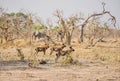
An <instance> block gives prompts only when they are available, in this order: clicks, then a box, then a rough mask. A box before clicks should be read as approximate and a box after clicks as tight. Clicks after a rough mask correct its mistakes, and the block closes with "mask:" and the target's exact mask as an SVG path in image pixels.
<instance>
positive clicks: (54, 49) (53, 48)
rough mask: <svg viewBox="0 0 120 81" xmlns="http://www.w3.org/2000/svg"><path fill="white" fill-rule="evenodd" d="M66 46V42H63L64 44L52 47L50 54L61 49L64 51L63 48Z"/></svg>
mask: <svg viewBox="0 0 120 81" xmlns="http://www.w3.org/2000/svg"><path fill="white" fill-rule="evenodd" d="M64 47H66V45H65V44H62V46H59V47H57V46H55V47H51V49H50V50H51V52H50V55H52V53H53V51H55V52H60V51H62V49H63V48H64Z"/></svg>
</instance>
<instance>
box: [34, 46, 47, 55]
mask: <svg viewBox="0 0 120 81" xmlns="http://www.w3.org/2000/svg"><path fill="white" fill-rule="evenodd" d="M48 48H49V45H47V44H45V45H44V46H41V47H37V48H36V49H35V54H38V52H43V53H44V55H45V53H46V50H47V49H48Z"/></svg>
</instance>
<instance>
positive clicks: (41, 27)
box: [34, 25, 46, 30]
mask: <svg viewBox="0 0 120 81" xmlns="http://www.w3.org/2000/svg"><path fill="white" fill-rule="evenodd" d="M34 29H35V30H42V29H46V27H45V26H39V25H35V26H34Z"/></svg>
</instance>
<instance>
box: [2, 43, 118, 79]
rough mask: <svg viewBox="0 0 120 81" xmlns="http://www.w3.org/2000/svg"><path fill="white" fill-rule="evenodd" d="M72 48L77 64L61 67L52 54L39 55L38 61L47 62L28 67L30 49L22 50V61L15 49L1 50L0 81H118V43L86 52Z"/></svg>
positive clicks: (82, 49)
mask: <svg viewBox="0 0 120 81" xmlns="http://www.w3.org/2000/svg"><path fill="white" fill-rule="evenodd" d="M74 48H75V49H76V51H75V52H74V54H73V55H72V57H73V59H75V60H76V59H77V60H78V63H77V64H63V63H62V61H61V60H59V61H58V63H55V62H54V59H55V56H54V55H53V56H52V57H49V54H47V55H45V56H43V53H39V55H38V57H39V59H48V60H49V62H48V63H47V64H44V65H41V64H39V65H38V66H37V68H30V67H28V61H27V59H28V57H29V55H30V48H29V47H23V48H22V51H23V53H24V54H25V60H26V61H25V62H21V61H19V57H18V56H17V52H16V49H15V48H14V47H13V48H12V47H10V48H4V47H1V48H0V81H120V42H119V43H116V44H112V43H108V44H106V43H103V44H102V43H101V44H100V45H99V44H98V45H97V47H93V48H88V49H84V46H83V47H82V46H75V45H74ZM48 52H49V51H47V53H48ZM42 57H43V58H42ZM61 59H62V58H61Z"/></svg>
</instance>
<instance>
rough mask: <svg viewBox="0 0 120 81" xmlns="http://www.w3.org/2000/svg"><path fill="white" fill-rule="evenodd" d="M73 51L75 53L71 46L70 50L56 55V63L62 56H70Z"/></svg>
mask: <svg viewBox="0 0 120 81" xmlns="http://www.w3.org/2000/svg"><path fill="white" fill-rule="evenodd" d="M73 51H75V50H74V49H73V48H72V47H71V46H70V47H69V49H67V50H64V51H62V50H61V51H59V52H57V53H56V58H55V62H57V60H58V58H59V57H60V56H65V55H69V54H70V53H72V52H73Z"/></svg>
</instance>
